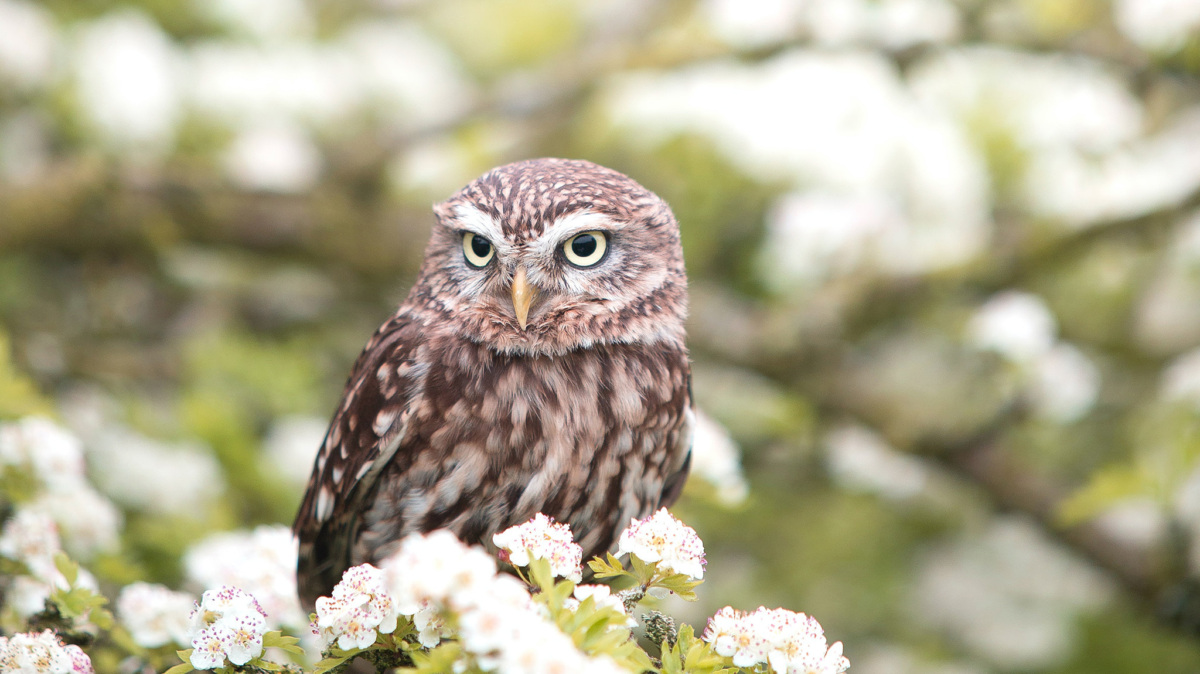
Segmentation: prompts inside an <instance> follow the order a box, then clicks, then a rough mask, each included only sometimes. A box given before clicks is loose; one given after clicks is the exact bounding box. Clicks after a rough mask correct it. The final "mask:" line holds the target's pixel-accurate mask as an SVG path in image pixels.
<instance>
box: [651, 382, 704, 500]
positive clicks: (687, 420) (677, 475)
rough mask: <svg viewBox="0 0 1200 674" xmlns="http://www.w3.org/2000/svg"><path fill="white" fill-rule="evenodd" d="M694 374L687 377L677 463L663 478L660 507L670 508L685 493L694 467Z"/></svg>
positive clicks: (674, 453)
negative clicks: (685, 484)
mask: <svg viewBox="0 0 1200 674" xmlns="http://www.w3.org/2000/svg"><path fill="white" fill-rule="evenodd" d="M693 404H694V403H693V398H692V376H691V375H690V374H689V375H688V377H687V400H686V401H684V408H683V426H682V427H681V428H680V429H679V436H678V439H677V441H676V444H675V447H673V448H672V449H673V450H674V451H673V456H674V457H675V464H674V465H673V466H672V467H671V468H670V469H669V470H668V472H667V477H666V479H665V480H663V488H662V496H661V497H660V498H659V499H658V507H659V508H669V507H671V505H672V504H673V503H675V501H676V500H677V499H678V498H679V495H680V494H682V493H683V483H685V482H687V476H688V471H690V470H691V468H692V445H693V444H694V438H695V435H696V410H695V408H694V407H693Z"/></svg>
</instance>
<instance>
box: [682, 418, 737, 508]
mask: <svg viewBox="0 0 1200 674" xmlns="http://www.w3.org/2000/svg"><path fill="white" fill-rule="evenodd" d="M741 454H742V453H741V450H740V449H739V448H738V446H737V443H735V442H734V441H733V437H732V436H730V435H729V431H727V430H725V427H724V426H722V425H721V424H720V423H718V422H717V421H716V420H715V419H713V418H712V417H710V416H708V415H707V414H705V413H704V412H702V411H700V410H696V419H695V426H694V428H693V431H692V473H693V474H694V475H696V476H697V477H700V478H703V479H704V481H705V482H708V483H709V484H711V485H712V486H714V487H716V491H717V494H716V495H717V501H719V502H720V503H721V504H722V505H727V506H733V505H737V504H739V503H742V502H743V501H745V500H746V496H747V494H748V493H749V491H750V487H749V486H748V485H747V484H746V476H745V475H744V474H742V464H741Z"/></svg>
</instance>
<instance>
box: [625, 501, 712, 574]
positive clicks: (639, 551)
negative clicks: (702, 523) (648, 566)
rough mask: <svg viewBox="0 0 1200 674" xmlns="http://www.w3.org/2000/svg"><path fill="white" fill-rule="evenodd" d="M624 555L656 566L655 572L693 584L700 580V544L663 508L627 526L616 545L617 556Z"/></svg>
mask: <svg viewBox="0 0 1200 674" xmlns="http://www.w3.org/2000/svg"><path fill="white" fill-rule="evenodd" d="M626 553H629V554H633V555H636V556H637V557H638V559H640V560H642V561H643V562H658V568H660V569H664V570H667V571H674V572H675V573H682V574H683V575H685V576H689V577H690V578H692V579H693V580H700V579H701V578H703V577H704V565H705V564H706V561H705V559H704V541H701V540H700V536H698V535H697V534H696V530H695V529H693V528H691V527H689V526H687V525H686V524H684V523H683V522H680V521H679V520H678V519H676V518H675V516H674V515H672V514H671V513H669V512H667V509H666V508H663V509H661V510H659V511H658V512H656V513H654V514H653V515H651V516H650V517H647V518H645V519H642V520H636V519H635V520H633V521H631V522H630V523H629V526H628V527H627V528H626V529H625V531H623V532H621V539H620V541H619V542H618V543H617V554H618V555H624V554H626Z"/></svg>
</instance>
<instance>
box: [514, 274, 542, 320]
mask: <svg viewBox="0 0 1200 674" xmlns="http://www.w3.org/2000/svg"><path fill="white" fill-rule="evenodd" d="M537 293H538V289H537V286H535V285H532V284H531V283H529V281H527V280H526V279H525V267H517V272H516V273H515V274H513V282H512V300H513V311H514V312H516V314H517V323H520V324H521V329H522V330H524V329H525V325H526V322H527V319H528V318H529V305H531V304H533V300H534V298H535V297H537Z"/></svg>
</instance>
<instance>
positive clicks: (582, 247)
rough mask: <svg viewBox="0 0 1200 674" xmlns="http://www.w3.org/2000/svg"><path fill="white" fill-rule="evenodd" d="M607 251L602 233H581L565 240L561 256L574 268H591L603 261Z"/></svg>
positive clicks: (605, 237)
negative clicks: (565, 257)
mask: <svg viewBox="0 0 1200 674" xmlns="http://www.w3.org/2000/svg"><path fill="white" fill-rule="evenodd" d="M607 250H608V237H607V236H605V234H604V232H583V233H582V234H576V235H575V236H573V237H571V238H570V239H567V242H566V243H564V244H563V254H564V255H566V256H567V261H568V262H570V263H571V264H573V265H575V266H576V267H591V266H592V265H594V264H596V263H597V262H599V261H600V260H603V259H604V253H605V252H606V251H607Z"/></svg>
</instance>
